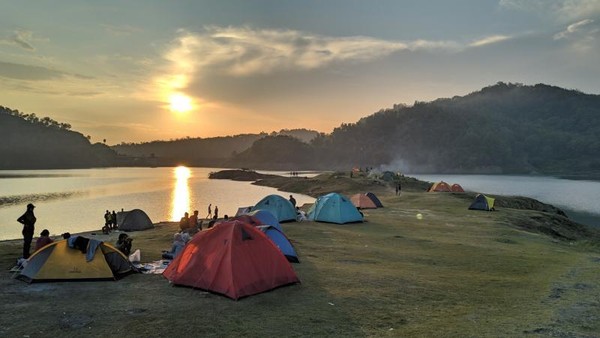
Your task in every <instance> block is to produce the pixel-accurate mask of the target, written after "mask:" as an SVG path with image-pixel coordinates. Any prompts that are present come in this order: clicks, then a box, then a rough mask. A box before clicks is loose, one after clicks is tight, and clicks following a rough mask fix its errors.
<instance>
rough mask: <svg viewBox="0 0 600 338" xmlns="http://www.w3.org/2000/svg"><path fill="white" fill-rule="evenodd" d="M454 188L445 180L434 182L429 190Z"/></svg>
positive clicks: (440, 190) (449, 189)
mask: <svg viewBox="0 0 600 338" xmlns="http://www.w3.org/2000/svg"><path fill="white" fill-rule="evenodd" d="M450 191H452V188H451V187H450V185H448V183H446V182H444V181H440V182H436V183H434V184H433V185H432V186H431V188H429V192H450Z"/></svg>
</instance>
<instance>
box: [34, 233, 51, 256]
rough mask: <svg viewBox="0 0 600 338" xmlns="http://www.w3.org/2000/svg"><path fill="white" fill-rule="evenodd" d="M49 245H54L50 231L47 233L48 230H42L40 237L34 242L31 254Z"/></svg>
mask: <svg viewBox="0 0 600 338" xmlns="http://www.w3.org/2000/svg"><path fill="white" fill-rule="evenodd" d="M50 243H54V241H53V240H52V238H50V231H48V229H44V230H42V232H41V233H40V237H39V238H38V239H37V241H36V242H35V248H34V249H33V252H36V251H38V250H39V249H41V248H43V247H45V246H46V245H48V244H50Z"/></svg>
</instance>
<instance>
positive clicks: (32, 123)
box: [0, 106, 117, 169]
mask: <svg viewBox="0 0 600 338" xmlns="http://www.w3.org/2000/svg"><path fill="white" fill-rule="evenodd" d="M70 129H71V125H69V124H67V123H58V122H57V121H54V120H52V119H50V118H49V117H44V118H39V117H37V116H36V115H35V114H25V113H21V112H19V111H18V110H12V109H9V108H6V107H3V106H0V135H2V142H0V158H2V161H0V169H65V168H90V167H106V166H112V165H115V164H116V163H117V154H116V153H115V152H114V151H113V150H112V149H110V148H109V147H108V146H106V145H104V144H101V143H96V144H91V143H90V141H89V139H88V138H86V137H85V136H83V134H81V133H78V132H75V131H72V130H70Z"/></svg>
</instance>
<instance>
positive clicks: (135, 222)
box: [117, 209, 154, 231]
mask: <svg viewBox="0 0 600 338" xmlns="http://www.w3.org/2000/svg"><path fill="white" fill-rule="evenodd" d="M117 225H118V226H119V230H122V231H140V230H146V229H152V228H154V224H152V221H151V220H150V217H148V215H147V214H146V213H145V212H144V211H143V210H140V209H133V210H131V211H120V212H119V213H117Z"/></svg>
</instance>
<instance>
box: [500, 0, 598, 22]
mask: <svg viewBox="0 0 600 338" xmlns="http://www.w3.org/2000/svg"><path fill="white" fill-rule="evenodd" d="M499 5H500V7H502V8H506V9H510V10H517V11H525V12H532V13H538V14H542V15H546V14H550V15H552V17H553V19H554V20H557V21H560V22H564V21H575V20H581V19H583V18H589V17H595V16H597V15H600V1H598V0H500V1H499Z"/></svg>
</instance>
